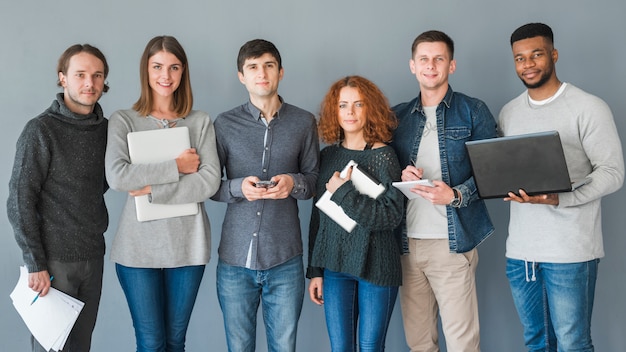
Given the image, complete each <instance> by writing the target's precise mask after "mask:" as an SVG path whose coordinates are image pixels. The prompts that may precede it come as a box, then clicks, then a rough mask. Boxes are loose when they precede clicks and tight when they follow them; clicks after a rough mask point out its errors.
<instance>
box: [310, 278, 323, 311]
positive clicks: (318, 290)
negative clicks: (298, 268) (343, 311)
mask: <svg viewBox="0 0 626 352" xmlns="http://www.w3.org/2000/svg"><path fill="white" fill-rule="evenodd" d="M322 292H324V279H323V278H321V277H314V278H312V279H311V282H310V283H309V297H310V298H311V301H313V303H315V304H317V305H319V306H321V305H322V304H324V296H323V295H322Z"/></svg>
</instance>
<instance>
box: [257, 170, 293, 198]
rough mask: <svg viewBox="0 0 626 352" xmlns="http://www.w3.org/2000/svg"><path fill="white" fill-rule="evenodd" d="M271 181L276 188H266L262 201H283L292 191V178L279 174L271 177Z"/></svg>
mask: <svg viewBox="0 0 626 352" xmlns="http://www.w3.org/2000/svg"><path fill="white" fill-rule="evenodd" d="M272 181H274V182H276V186H274V187H270V188H267V193H266V194H265V196H264V197H263V198H264V199H285V198H287V197H289V195H290V194H291V191H293V185H294V181H293V177H291V176H289V175H286V174H281V175H276V176H274V177H272Z"/></svg>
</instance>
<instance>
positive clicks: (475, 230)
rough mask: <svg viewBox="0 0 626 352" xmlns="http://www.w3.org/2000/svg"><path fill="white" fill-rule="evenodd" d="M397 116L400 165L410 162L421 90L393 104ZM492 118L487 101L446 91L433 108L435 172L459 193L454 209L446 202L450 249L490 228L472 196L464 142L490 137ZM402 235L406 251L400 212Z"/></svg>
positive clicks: (473, 241)
mask: <svg viewBox="0 0 626 352" xmlns="http://www.w3.org/2000/svg"><path fill="white" fill-rule="evenodd" d="M393 110H394V112H395V113H396V116H397V117H398V122H399V125H398V128H397V129H396V130H395V132H394V135H393V141H392V142H391V146H392V147H393V148H394V149H395V151H396V154H397V155H398V160H399V161H400V166H401V167H402V168H403V169H404V168H405V167H406V166H408V165H411V160H415V158H416V156H417V150H418V148H419V144H420V140H421V137H422V132H423V131H424V125H425V124H426V115H425V113H424V108H423V106H422V102H421V94H420V95H418V96H417V98H415V99H413V100H412V101H410V102H408V103H402V104H399V105H396V106H395V107H393ZM496 130H497V127H496V122H495V120H494V118H493V115H491V112H489V108H487V105H486V104H485V103H484V102H482V101H481V100H479V99H476V98H471V97H468V96H467V95H464V94H462V93H457V92H453V91H452V87H450V86H448V92H447V93H446V96H445V97H444V98H443V100H442V101H441V103H439V106H437V134H438V140H439V155H440V157H441V176H442V181H444V182H445V183H446V184H447V185H449V186H450V187H455V188H456V189H457V190H458V191H459V192H460V193H461V199H462V203H461V204H460V207H459V208H454V207H452V206H450V205H448V206H446V215H447V218H448V239H449V241H448V242H449V246H450V252H452V253H463V252H467V251H469V250H471V249H473V248H474V247H476V246H478V245H479V244H480V243H481V242H482V241H484V240H485V239H486V238H487V237H489V235H491V234H492V233H493V231H494V227H493V224H492V223H491V219H490V218H489V214H488V213H487V207H486V206H485V202H484V201H483V200H482V199H480V198H479V197H478V192H477V190H476V184H475V183H474V177H473V176H472V168H471V165H470V160H469V157H468V155H467V149H466V148H465V142H467V141H472V140H478V139H485V138H494V137H496V133H497V132H496ZM396 232H397V233H398V235H401V236H402V238H403V243H404V244H405V246H404V252H405V253H408V246H407V230H406V213H405V218H404V219H403V222H402V224H401V225H400V227H399V228H398V229H396Z"/></svg>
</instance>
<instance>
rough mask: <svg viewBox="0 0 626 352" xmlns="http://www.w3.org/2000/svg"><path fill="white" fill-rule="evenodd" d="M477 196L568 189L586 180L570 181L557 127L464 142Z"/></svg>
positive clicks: (586, 181)
mask: <svg viewBox="0 0 626 352" xmlns="http://www.w3.org/2000/svg"><path fill="white" fill-rule="evenodd" d="M465 145H466V147H467V152H468V154H469V158H470V162H471V165H472V171H473V173H474V181H475V182H476V187H477V188H478V194H479V196H480V197H481V198H505V197H508V195H507V193H508V192H514V193H516V194H517V193H519V192H518V190H519V189H523V190H524V191H525V192H526V193H528V194H529V195H536V194H547V193H558V192H569V191H573V190H575V189H576V188H578V187H580V186H582V185H584V184H586V183H589V182H590V181H591V180H590V179H584V180H581V181H576V182H572V180H571V179H570V176H569V172H568V171H567V164H566V162H565V155H564V154H563V146H562V145H561V138H560V137H559V133H558V132H557V131H548V132H539V133H531V134H523V135H516V136H507V137H501V138H491V139H483V140H479V141H469V142H465Z"/></svg>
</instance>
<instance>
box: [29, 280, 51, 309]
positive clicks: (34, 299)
mask: <svg viewBox="0 0 626 352" xmlns="http://www.w3.org/2000/svg"><path fill="white" fill-rule="evenodd" d="M52 280H54V275H53V276H50V281H52ZM40 294H41V291H39V293H38V294H37V296H35V298H33V301H32V302H30V305H31V306H32V305H33V303H35V302H36V301H37V299H38V298H39V295H40Z"/></svg>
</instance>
